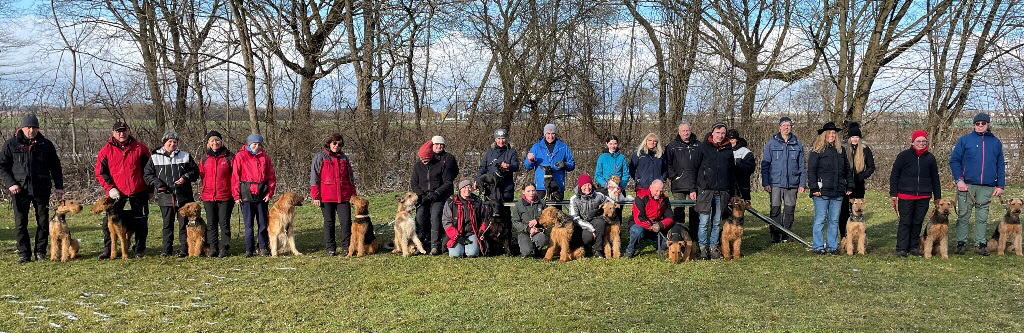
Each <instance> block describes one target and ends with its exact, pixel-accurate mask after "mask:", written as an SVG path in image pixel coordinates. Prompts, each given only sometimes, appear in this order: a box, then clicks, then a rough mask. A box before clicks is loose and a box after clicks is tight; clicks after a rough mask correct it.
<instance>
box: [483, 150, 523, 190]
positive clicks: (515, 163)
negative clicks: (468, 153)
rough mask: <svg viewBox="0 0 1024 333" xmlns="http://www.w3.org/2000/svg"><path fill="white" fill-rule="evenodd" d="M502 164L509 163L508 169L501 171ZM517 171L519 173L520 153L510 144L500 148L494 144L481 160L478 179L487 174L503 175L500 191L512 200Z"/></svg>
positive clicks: (499, 183)
mask: <svg viewBox="0 0 1024 333" xmlns="http://www.w3.org/2000/svg"><path fill="white" fill-rule="evenodd" d="M501 162H505V163H508V169H506V170H501ZM516 171H519V153H518V152H517V151H516V149H515V148H513V147H512V145H510V144H508V143H506V144H505V147H498V145H497V144H493V143H492V144H491V147H490V148H488V149H487V151H486V152H484V157H483V158H482V159H481V160H480V166H479V167H478V168H477V172H476V178H479V177H480V176H483V175H484V174H486V173H497V174H499V175H501V181H500V182H498V191H499V192H501V193H502V194H505V195H507V197H508V198H512V195H513V193H515V191H516V184H515V175H514V174H513V173H514V172H516Z"/></svg>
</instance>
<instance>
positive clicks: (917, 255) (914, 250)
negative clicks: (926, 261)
mask: <svg viewBox="0 0 1024 333" xmlns="http://www.w3.org/2000/svg"><path fill="white" fill-rule="evenodd" d="M910 255H912V256H915V257H924V253H921V250H918V249H913V250H910Z"/></svg>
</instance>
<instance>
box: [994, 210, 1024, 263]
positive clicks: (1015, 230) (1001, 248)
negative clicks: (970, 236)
mask: <svg viewBox="0 0 1024 333" xmlns="http://www.w3.org/2000/svg"><path fill="white" fill-rule="evenodd" d="M1000 201H1003V206H1006V214H1005V215H1003V219H1002V220H1001V221H1000V222H999V226H998V227H997V228H996V231H995V232H994V233H992V239H990V240H989V241H988V251H989V252H992V251H995V252H996V255H1003V254H1005V253H1006V252H1007V251H1013V252H1014V253H1017V255H1018V256H1020V255H1022V252H1024V251H1021V248H1020V243H1021V228H1020V212H1021V208H1022V206H1024V199H1010V201H1009V202H1005V201H1004V200H1000Z"/></svg>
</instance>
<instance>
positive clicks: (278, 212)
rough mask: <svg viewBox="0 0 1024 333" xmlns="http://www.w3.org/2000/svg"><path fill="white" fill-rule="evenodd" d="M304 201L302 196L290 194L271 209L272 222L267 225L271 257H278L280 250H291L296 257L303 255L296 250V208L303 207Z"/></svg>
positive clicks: (278, 200) (284, 196)
mask: <svg viewBox="0 0 1024 333" xmlns="http://www.w3.org/2000/svg"><path fill="white" fill-rule="evenodd" d="M302 200H303V197H302V196H301V195H298V194H296V193H295V192H288V193H285V194H284V195H282V196H281V198H280V199H277V202H276V203H274V207H271V208H270V221H268V223H267V235H268V236H270V256H272V257H277V252H278V251H279V250H290V251H291V252H292V254H294V255H297V256H301V255H302V253H301V252H299V250H296V249H295V207H296V206H302Z"/></svg>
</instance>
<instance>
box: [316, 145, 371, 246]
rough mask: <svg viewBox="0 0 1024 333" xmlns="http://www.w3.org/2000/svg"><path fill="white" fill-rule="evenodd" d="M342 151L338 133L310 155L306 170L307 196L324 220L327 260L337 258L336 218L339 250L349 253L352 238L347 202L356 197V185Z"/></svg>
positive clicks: (350, 215) (350, 211) (342, 146)
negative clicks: (307, 176) (335, 220)
mask: <svg viewBox="0 0 1024 333" xmlns="http://www.w3.org/2000/svg"><path fill="white" fill-rule="evenodd" d="M342 148H345V138H344V137H342V136H341V133H333V134H331V135H329V136H327V139H326V140H324V146H323V149H321V150H320V151H319V152H317V153H316V154H313V161H312V162H311V163H310V166H309V196H310V198H312V200H313V205H315V206H317V207H320V212H321V213H322V214H323V216H324V230H323V233H324V250H325V251H327V256H329V257H333V256H335V255H336V254H337V244H336V242H335V238H334V235H335V232H334V230H335V228H334V227H335V223H334V217H335V216H337V217H338V223H337V226H338V227H339V228H340V229H341V248H342V249H348V242H349V239H350V238H351V237H352V230H351V229H352V205H351V204H349V199H350V198H352V197H353V196H355V195H357V194H356V184H355V176H354V173H353V171H352V162H351V160H349V158H348V155H345V152H343V151H342ZM369 230H370V229H369V228H368V229H367V231H369Z"/></svg>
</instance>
